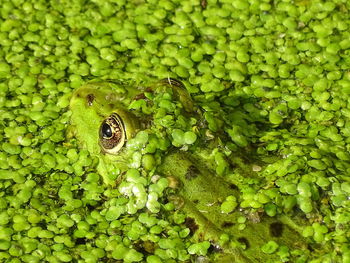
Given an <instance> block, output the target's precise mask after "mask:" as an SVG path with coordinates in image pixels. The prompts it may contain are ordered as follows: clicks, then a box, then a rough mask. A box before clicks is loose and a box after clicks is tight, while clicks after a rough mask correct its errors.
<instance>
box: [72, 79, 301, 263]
mask: <svg viewBox="0 0 350 263" xmlns="http://www.w3.org/2000/svg"><path fill="white" fill-rule="evenodd" d="M176 89H178V87H177V88H176ZM175 92H176V91H175ZM140 93H142V90H141V89H134V88H128V89H125V88H124V87H123V86H121V85H117V84H111V83H91V84H88V85H85V86H83V87H81V88H79V89H78V90H77V91H75V93H74V95H73V97H72V99H71V103H70V109H71V111H72V127H73V130H74V132H75V135H76V136H77V138H78V140H79V141H80V143H81V144H82V147H84V148H86V149H88V150H89V152H90V153H91V154H92V155H94V156H97V157H98V158H99V160H100V161H99V165H98V172H99V173H100V175H101V176H102V177H103V179H104V181H105V183H107V184H112V185H114V184H115V182H116V180H115V178H113V176H112V177H111V175H110V174H111V171H112V170H113V169H112V168H109V165H111V164H113V166H112V167H118V168H120V167H122V169H127V165H126V162H125V160H126V159H127V158H128V156H126V154H127V153H126V152H124V151H123V150H122V151H121V152H120V154H119V155H109V154H105V153H103V151H102V150H101V147H100V145H99V143H98V129H99V127H100V124H101V122H102V120H103V119H104V118H105V117H106V116H108V115H110V114H111V113H112V112H118V114H120V115H121V116H122V117H123V118H124V119H125V123H126V125H128V130H129V134H128V136H129V137H130V136H131V137H132V136H133V135H134V134H135V133H136V132H137V131H138V130H139V129H141V128H142V120H138V121H139V122H138V124H137V121H136V120H135V118H136V117H135V116H134V115H132V114H130V112H128V111H127V110H126V108H127V105H128V104H129V103H130V101H131V100H132V98H133V97H134V96H136V95H138V94H140ZM91 94H92V95H93V97H94V101H93V102H91V101H90V100H91ZM177 94H178V99H179V100H180V101H181V102H182V103H183V104H186V105H185V107H184V108H185V110H186V111H191V110H192V109H193V108H195V105H193V104H192V101H191V100H190V99H189V95H188V94H186V93H185V92H184V91H182V90H181V89H180V90H178V91H177ZM88 95H89V96H90V99H89V96H88ZM140 123H141V124H140ZM208 147H209V146H208ZM206 151H208V153H209V152H210V149H198V151H196V153H190V152H184V151H178V150H176V149H174V150H173V151H172V152H170V153H168V154H167V155H166V156H164V158H163V161H162V164H161V165H160V166H159V167H158V168H157V171H158V173H160V174H162V175H163V176H166V177H168V178H173V179H175V180H176V181H177V182H178V183H179V186H178V189H177V194H176V195H174V196H170V197H169V199H171V200H173V201H174V203H175V204H176V205H177V208H178V209H181V210H183V211H184V212H185V213H186V215H187V217H188V222H191V224H189V227H190V228H191V229H192V230H193V238H194V239H195V240H196V241H203V240H209V241H211V242H212V244H214V245H217V247H218V252H216V253H213V255H212V256H211V261H212V262H278V259H279V257H277V256H275V255H268V254H264V253H263V252H262V251H261V249H260V247H261V246H262V245H263V244H265V243H266V242H268V241H269V240H274V241H276V242H277V243H278V244H279V245H287V246H288V247H289V248H290V249H307V245H306V242H305V240H304V239H303V238H302V237H301V235H300V234H299V233H298V232H299V231H300V229H299V228H300V227H298V225H299V222H298V219H296V218H293V219H291V218H288V217H279V218H270V217H268V216H267V215H264V214H263V213H257V212H255V213H251V214H249V212H248V211H243V210H242V211H240V210H239V209H238V208H237V209H235V211H234V212H233V213H230V214H223V213H221V210H220V204H221V203H222V202H223V201H224V200H225V198H226V197H227V196H229V195H234V196H236V197H237V198H238V197H239V191H238V190H237V189H234V187H233V186H232V184H229V183H227V182H225V181H224V180H223V179H222V177H220V176H218V175H216V174H215V173H214V172H212V171H213V170H214V169H212V167H210V166H212V165H213V164H211V163H210V161H208V160H206V159H205V158H203V157H204V156H205V155H206ZM232 162H233V163H234V164H235V166H236V167H237V168H236V169H238V170H239V171H240V173H242V174H246V175H247V176H251V173H252V170H251V165H250V164H246V163H245V162H244V161H242V159H241V158H240V157H237V158H236V159H234V160H232ZM244 214H245V215H246V216H247V218H248V220H247V222H246V228H245V229H244V230H238V228H237V218H238V217H239V216H242V215H244ZM281 226H282V231H279V229H276V228H279V227H281ZM298 229H299V231H298ZM223 233H227V234H228V235H229V236H230V237H231V241H230V242H226V243H222V242H220V241H219V238H220V236H221V235H222V234H223ZM244 245H245V246H246V248H244Z"/></svg>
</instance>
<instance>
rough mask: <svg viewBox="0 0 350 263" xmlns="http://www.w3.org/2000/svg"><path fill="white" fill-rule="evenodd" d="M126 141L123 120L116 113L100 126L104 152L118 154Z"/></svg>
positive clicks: (101, 143)
mask: <svg viewBox="0 0 350 263" xmlns="http://www.w3.org/2000/svg"><path fill="white" fill-rule="evenodd" d="M125 140H126V135H125V126H124V123H123V120H122V119H121V118H120V116H119V115H118V114H116V113H113V114H112V115H111V116H109V117H108V118H106V119H105V120H104V121H103V122H102V124H101V126H100V145H101V147H102V149H103V151H104V152H106V153H110V154H116V153H117V152H118V151H119V150H120V149H121V148H122V147H123V145H124V143H125Z"/></svg>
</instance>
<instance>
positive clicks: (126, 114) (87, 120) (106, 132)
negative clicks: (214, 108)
mask: <svg viewBox="0 0 350 263" xmlns="http://www.w3.org/2000/svg"><path fill="white" fill-rule="evenodd" d="M169 88H170V90H171V92H172V93H173V98H174V100H176V101H178V102H180V103H181V105H182V107H183V110H184V111H186V112H191V111H193V109H194V106H193V103H192V100H191V98H190V96H189V94H188V92H187V91H186V90H185V89H184V87H183V84H182V83H181V82H179V81H176V80H173V79H165V80H162V81H159V82H157V83H155V84H152V85H150V87H134V86H131V85H130V86H127V85H125V84H122V83H115V82H91V83H88V84H85V85H83V86H82V87H80V88H78V89H77V90H76V91H75V92H74V93H73V96H72V98H71V101H70V110H71V112H72V117H71V124H72V126H71V127H72V129H71V130H73V132H74V135H75V136H76V137H77V139H78V141H79V143H80V144H81V145H82V147H83V148H85V149H87V150H88V151H89V152H90V154H91V155H93V156H97V157H98V158H99V165H98V171H99V173H100V174H101V175H102V177H103V178H104V181H105V183H109V184H114V179H115V176H111V174H110V173H111V169H108V167H107V166H108V165H110V164H111V163H114V164H116V163H117V164H118V168H122V167H125V166H126V165H127V164H126V160H127V159H128V158H129V159H130V156H127V154H128V151H126V150H125V149H124V148H125V145H126V143H127V141H128V140H130V139H132V138H133V137H134V136H135V135H136V134H137V133H138V132H139V131H140V130H143V129H146V128H148V127H149V126H151V125H152V116H151V115H152V114H153V112H152V111H149V112H147V110H145V107H143V109H141V108H140V109H135V107H130V106H131V105H135V102H141V103H142V102H145V101H147V100H148V101H150V100H149V99H147V94H148V95H149V96H151V97H152V96H153V95H154V94H160V93H162V91H164V90H165V89H169ZM145 94H146V95H145ZM108 170H109V171H108Z"/></svg>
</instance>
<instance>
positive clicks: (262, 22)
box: [0, 0, 350, 263]
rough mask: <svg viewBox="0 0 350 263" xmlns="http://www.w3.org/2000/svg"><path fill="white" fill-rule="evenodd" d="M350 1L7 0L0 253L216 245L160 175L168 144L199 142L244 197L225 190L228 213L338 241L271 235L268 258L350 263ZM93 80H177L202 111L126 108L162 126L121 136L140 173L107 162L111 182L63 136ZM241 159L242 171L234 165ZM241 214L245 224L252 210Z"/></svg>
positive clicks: (37, 256)
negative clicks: (297, 217) (77, 99)
mask: <svg viewBox="0 0 350 263" xmlns="http://www.w3.org/2000/svg"><path fill="white" fill-rule="evenodd" d="M349 9H350V6H349V3H348V1H345V0H333V1H319V0H315V1H307V0H306V1H294V2H293V3H292V2H288V1H279V2H276V3H274V4H272V3H270V2H269V1H258V0H254V1H238V0H237V1H225V0H218V1H197V2H196V1H193V2H186V1H183V2H181V1H148V2H140V1H123V0H117V1H103V2H102V1H100V2H99V1H89V2H86V3H85V2H84V3H83V2H82V1H73V2H69V3H68V2H56V1H41V0H39V1H22V0H14V1H9V0H5V1H3V3H2V5H1V7H0V45H1V47H2V48H1V50H0V125H1V129H0V139H1V144H0V189H1V190H0V196H1V198H0V261H1V262H44V261H45V262H71V261H77V262H98V261H103V262H104V261H108V260H121V261H124V262H143V261H145V262H150V263H154V262H178V261H186V260H190V258H191V260H196V259H198V258H199V259H200V257H205V256H206V255H208V254H210V251H211V250H210V249H209V247H210V243H209V242H208V241H203V242H200V243H198V242H195V241H193V240H191V236H192V234H193V233H192V232H191V231H190V230H189V228H187V226H186V224H185V221H186V220H185V218H186V216H185V215H183V214H181V213H177V208H176V205H174V204H173V203H172V202H170V201H169V200H168V199H167V198H168V194H169V193H173V191H174V188H173V187H174V186H173V185H172V184H171V181H169V180H168V179H166V178H159V177H158V176H159V174H158V171H157V168H158V166H159V165H160V164H161V163H162V155H163V154H164V153H165V152H168V151H170V148H171V147H174V148H176V150H179V151H183V152H191V151H192V152H195V151H196V149H197V148H196V147H203V146H204V148H205V147H208V148H209V149H212V148H215V150H214V151H212V152H210V153H208V152H204V153H203V154H202V155H201V156H202V157H203V156H204V157H205V159H204V160H205V161H206V163H207V164H208V167H209V169H210V170H212V171H215V172H213V173H215V174H216V176H220V177H223V178H225V180H226V181H228V182H229V183H232V184H234V185H235V186H236V187H237V188H238V189H239V193H240V195H239V196H233V195H231V196H228V197H227V198H226V200H220V210H221V211H220V212H223V213H224V214H227V215H229V214H232V213H234V212H235V211H236V210H239V209H240V210H242V211H243V212H245V213H246V214H249V213H253V212H256V211H258V212H259V213H265V214H267V215H268V216H269V217H272V218H274V217H276V216H280V215H282V214H287V215H289V214H291V213H293V212H294V211H297V212H299V213H301V214H303V216H304V217H305V218H306V219H305V220H304V221H303V224H302V225H301V226H300V232H301V233H302V235H303V236H304V237H305V238H307V239H308V240H309V241H308V242H310V245H311V246H313V245H314V243H317V244H319V245H321V246H322V247H328V246H329V247H331V249H329V251H330V252H329V251H327V252H325V253H324V255H322V256H320V255H318V254H317V253H316V252H315V253H314V252H312V251H308V252H307V253H304V252H303V253H301V252H300V251H298V250H291V249H288V248H286V246H284V245H283V244H277V243H276V242H275V241H273V240H271V241H268V242H267V243H266V244H264V245H263V246H262V247H261V251H262V252H263V253H264V254H267V255H270V254H271V255H273V256H278V257H280V259H281V261H282V262H286V261H287V260H290V261H293V262H321V261H322V262H323V261H324V262H326V261H327V260H328V261H327V262H331V261H334V262H348V261H349V257H350V256H349V245H348V243H349V242H348V238H347V236H346V235H347V234H346V233H348V232H349V222H350V217H349V200H348V199H349V198H348V195H349V193H350V186H349V180H348V176H347V175H348V172H349V169H350V166H349V164H348V161H349V154H348V150H349V145H348V140H349V139H348V137H349V136H350V130H349V123H348V118H349V116H350V112H349V109H348V108H347V107H348V106H347V104H348V96H349V93H350V89H349V88H350V75H349V73H348V72H349V68H350V60H349V58H348V56H349V48H350V41H349V37H350V34H349V32H348V29H349V20H350V18H349V15H348V13H349V12H348V11H349ZM96 77H98V78H101V79H103V80H118V81H125V82H129V81H133V83H136V85H140V86H142V85H143V83H147V81H149V80H158V79H163V78H169V77H171V78H177V79H180V80H181V81H183V82H184V83H185V86H186V89H187V90H188V91H189V92H190V93H191V95H192V97H193V100H194V101H195V104H196V105H197V106H198V109H196V110H197V111H198V112H200V115H198V116H197V115H195V114H194V115H193V116H190V115H191V114H189V113H185V111H184V109H183V108H182V106H181V105H180V103H176V99H174V98H175V97H176V96H174V94H171V92H170V91H169V90H167V91H166V92H162V91H161V92H159V94H154V95H153V97H150V98H147V99H145V100H140V101H137V102H133V103H131V104H130V105H129V109H130V110H133V111H137V110H139V109H141V112H142V114H144V115H149V114H153V116H154V118H153V119H152V124H154V125H153V126H154V127H153V130H152V129H150V130H147V131H141V132H139V133H138V134H137V135H136V136H135V137H134V138H133V139H130V140H128V142H127V147H128V149H129V150H130V152H131V154H132V155H131V157H130V159H129V161H130V163H129V164H128V165H129V166H130V167H131V169H129V170H128V171H127V172H126V173H124V171H123V172H120V171H116V170H115V169H114V168H113V167H112V166H111V167H110V168H109V169H110V174H109V177H110V178H111V179H113V180H116V179H117V178H119V176H121V178H122V179H123V180H122V182H120V184H119V185H118V186H117V187H115V188H108V187H107V186H105V185H103V183H102V180H101V178H100V176H99V175H98V174H97V173H96V165H97V160H96V158H94V157H93V156H90V154H89V153H88V152H87V151H84V150H81V149H80V148H79V147H78V146H79V143H78V142H77V141H76V140H75V139H69V140H68V139H66V138H67V133H69V132H67V130H66V128H67V125H68V124H69V118H70V112H69V111H68V106H69V100H70V97H71V94H72V91H73V90H74V89H76V88H78V87H80V86H81V85H82V84H83V83H85V82H87V81H89V80H91V79H93V78H96ZM140 83H141V84H140ZM162 93H164V94H162ZM146 101H152V103H149V102H146ZM196 114H197V113H196ZM199 116H200V117H199ZM201 116H203V117H201ZM240 155H245V158H244V160H245V164H246V165H247V166H249V171H250V173H249V176H246V175H245V174H242V171H240V170H239V168H236V167H237V166H239V165H237V163H235V157H237V156H240ZM257 160H259V161H257ZM251 167H259V169H257V170H254V169H253V168H251ZM247 170H248V169H247ZM176 187H177V186H176ZM176 187H175V188H176ZM173 213H176V215H174V216H172V214H173ZM237 224H238V225H237V227H238V229H239V230H241V231H244V229H247V228H249V220H248V219H246V217H245V216H241V217H239V218H237ZM164 233H166V234H167V235H169V236H170V234H169V233H172V234H173V235H174V236H172V237H171V238H170V239H169V240H171V241H169V242H168V243H167V242H166V241H164V238H163V235H164ZM136 241H140V242H141V241H142V242H141V243H137V242H136ZM146 244H147V245H146ZM174 247H176V248H174ZM140 251H146V252H145V253H141V252H140ZM332 251H335V252H332ZM196 257H197V258H196ZM199 259H198V260H199Z"/></svg>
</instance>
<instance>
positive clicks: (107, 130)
mask: <svg viewBox="0 0 350 263" xmlns="http://www.w3.org/2000/svg"><path fill="white" fill-rule="evenodd" d="M102 136H103V137H104V138H111V137H112V129H111V126H109V125H108V124H107V123H103V124H102Z"/></svg>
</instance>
